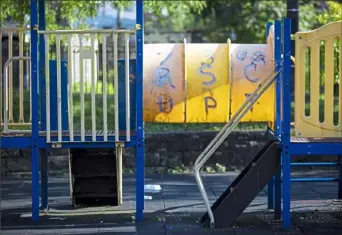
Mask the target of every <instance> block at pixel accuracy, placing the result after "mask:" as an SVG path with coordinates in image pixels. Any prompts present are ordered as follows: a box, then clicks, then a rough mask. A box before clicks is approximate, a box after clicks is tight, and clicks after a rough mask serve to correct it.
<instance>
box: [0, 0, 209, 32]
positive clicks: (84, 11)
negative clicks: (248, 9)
mask: <svg viewBox="0 0 342 235" xmlns="http://www.w3.org/2000/svg"><path fill="white" fill-rule="evenodd" d="M45 2H46V21H47V29H49V30H54V29H57V28H58V29H63V28H64V29H68V28H71V27H72V25H73V24H75V23H78V24H80V25H79V27H78V28H80V29H81V28H86V27H87V25H86V24H85V21H84V20H85V19H86V18H88V17H94V16H95V15H96V13H97V9H98V8H99V7H100V6H103V5H104V4H105V3H108V2H110V3H111V5H112V6H113V7H114V8H116V9H124V8H126V7H129V6H132V5H133V4H134V2H135V1H127V0H115V1H114V0H113V1H108V0H87V1H79V0H68V1H60V0H46V1H45ZM0 4H1V15H0V22H4V20H5V19H11V21H13V22H16V23H18V24H19V25H28V24H29V14H30V10H29V1H28V0H2V1H1V3H0ZM204 6H205V1H145V11H147V12H153V14H154V15H155V19H156V20H158V19H159V18H161V17H164V16H163V14H165V12H167V14H168V15H169V16H171V17H173V18H171V17H170V18H169V19H171V24H173V23H175V24H177V23H179V22H180V21H179V20H180V19H181V18H178V20H177V15H179V16H182V19H185V18H186V13H190V11H191V12H197V13H199V12H200V11H201V10H202V9H203V7H204ZM18 9H20V11H19V10H18ZM179 13H181V14H179ZM172 20H173V22H172ZM62 23H63V26H62V25H61V24H62Z"/></svg>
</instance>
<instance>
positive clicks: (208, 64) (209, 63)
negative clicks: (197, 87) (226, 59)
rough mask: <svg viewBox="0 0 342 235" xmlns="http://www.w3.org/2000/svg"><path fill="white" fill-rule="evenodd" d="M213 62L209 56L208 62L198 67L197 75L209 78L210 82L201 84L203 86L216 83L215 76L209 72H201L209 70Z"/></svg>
mask: <svg viewBox="0 0 342 235" xmlns="http://www.w3.org/2000/svg"><path fill="white" fill-rule="evenodd" d="M214 62H215V60H214V58H213V57H212V56H211V57H210V58H209V62H202V63H201V66H200V67H199V69H198V70H199V73H200V74H201V75H204V76H210V77H211V80H210V81H205V82H202V84H203V85H207V86H210V85H212V84H214V83H215V82H216V76H215V74H213V73H211V72H204V71H203V70H204V69H206V68H211V67H212V64H213V63H214Z"/></svg>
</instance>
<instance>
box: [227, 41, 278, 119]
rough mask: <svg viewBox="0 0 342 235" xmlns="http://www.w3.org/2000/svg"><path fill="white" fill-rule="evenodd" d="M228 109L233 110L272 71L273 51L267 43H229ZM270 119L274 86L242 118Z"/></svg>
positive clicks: (236, 108) (234, 110)
mask: <svg viewBox="0 0 342 235" xmlns="http://www.w3.org/2000/svg"><path fill="white" fill-rule="evenodd" d="M230 51H231V53H232V54H231V60H232V61H231V65H232V76H231V79H232V81H231V97H232V101H231V112H232V114H234V113H236V112H237V111H238V110H239V108H240V107H241V105H242V104H243V102H244V101H245V100H246V98H247V97H248V96H249V95H250V94H251V93H252V92H253V91H254V90H255V89H256V88H257V86H258V85H259V84H260V82H262V81H263V80H264V79H266V78H267V77H268V76H270V75H271V74H272V72H273V69H274V66H273V61H272V60H273V55H272V53H271V46H270V45H267V44H259V45H257V44H231V48H230ZM271 120H274V86H271V87H270V88H269V89H268V90H267V91H266V92H265V93H264V94H263V95H262V96H261V98H260V99H259V100H258V101H257V102H256V104H255V105H254V106H253V107H252V109H251V110H250V111H249V112H248V113H247V114H246V115H245V116H244V118H243V119H242V121H244V122H250V121H271Z"/></svg>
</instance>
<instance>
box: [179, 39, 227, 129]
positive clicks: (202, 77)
mask: <svg viewBox="0 0 342 235" xmlns="http://www.w3.org/2000/svg"><path fill="white" fill-rule="evenodd" d="M185 51H186V69H187V77H186V96H187V101H186V121H187V122H227V119H228V110H229V94H228V91H229V80H228V68H229V63H228V44H187V45H186V49H185Z"/></svg>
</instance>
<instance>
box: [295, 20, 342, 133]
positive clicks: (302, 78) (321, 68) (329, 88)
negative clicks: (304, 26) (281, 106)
mask: <svg viewBox="0 0 342 235" xmlns="http://www.w3.org/2000/svg"><path fill="white" fill-rule="evenodd" d="M295 39H296V63H295V70H296V77H295V135H296V136H299V137H342V114H341V113H342V112H341V111H342V110H341V109H342V108H341V107H342V105H341V104H342V98H341V97H342V85H341V84H342V75H341V74H342V72H341V71H342V59H341V49H342V44H341V43H342V21H338V22H334V23H330V24H327V25H325V26H322V27H321V28H319V29H316V30H313V31H309V32H298V33H296V37H295ZM336 39H339V40H340V45H339V46H338V47H339V58H340V59H339V65H337V66H338V67H339V68H340V69H339V74H337V75H336V74H335V71H334V67H335V66H334V63H335V64H336V63H337V61H336V60H335V59H336V58H335V55H334V41H335V40H336ZM322 41H324V43H325V44H324V51H325V56H324V58H321V59H320V44H321V42H322ZM307 51H310V54H309V53H307ZM320 61H324V65H322V64H321V62H320ZM309 62H310V63H309ZM320 74H324V75H323V76H322V77H321V75H320ZM335 76H337V79H338V80H339V86H338V87H337V89H339V92H338V94H339V97H334V80H333V79H336V77H335ZM321 79H324V90H323V91H324V93H322V94H321V93H320V80H321ZM335 89H336V88H335ZM306 93H307V94H306ZM306 95H307V96H309V97H310V99H307V100H306V98H305V96H306ZM320 96H321V97H322V96H324V110H323V109H322V110H321V111H320V102H319V99H320ZM334 99H339V103H338V104H339V107H337V108H338V109H339V116H338V120H337V121H338V125H335V124H334V122H333V120H334V117H333V115H334ZM305 106H307V107H310V109H307V110H306V111H305ZM321 108H323V106H321ZM322 112H323V113H324V120H323V122H320V118H319V115H320V113H322Z"/></svg>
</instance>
